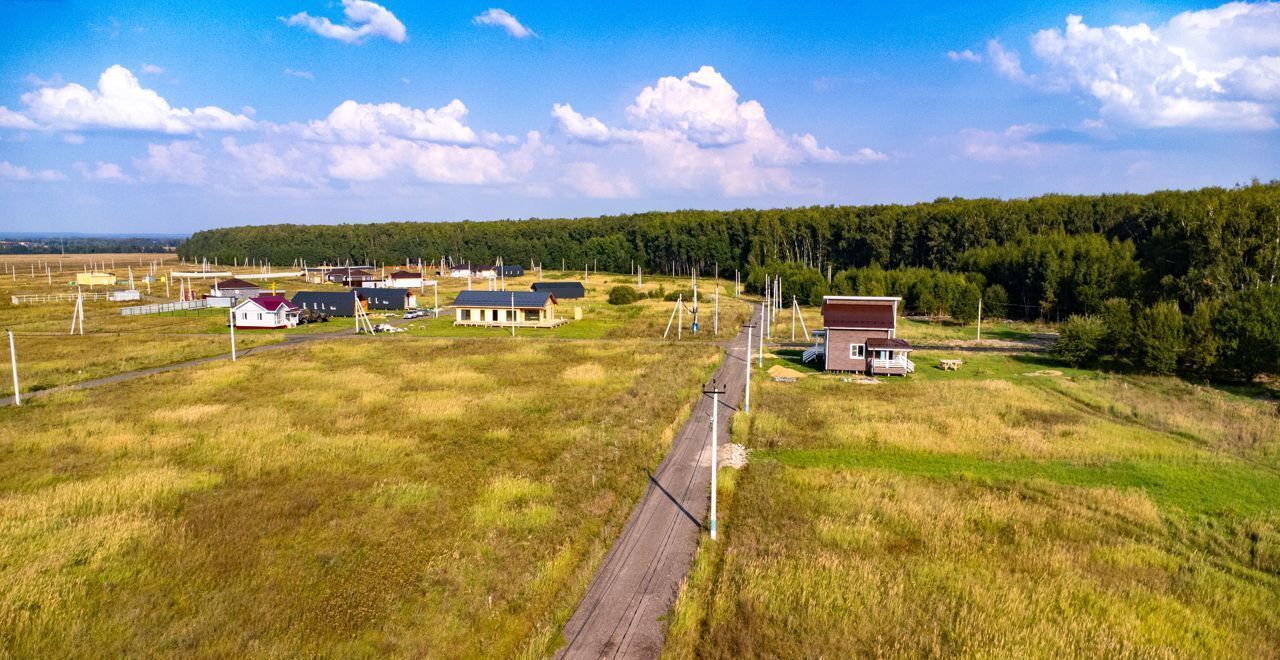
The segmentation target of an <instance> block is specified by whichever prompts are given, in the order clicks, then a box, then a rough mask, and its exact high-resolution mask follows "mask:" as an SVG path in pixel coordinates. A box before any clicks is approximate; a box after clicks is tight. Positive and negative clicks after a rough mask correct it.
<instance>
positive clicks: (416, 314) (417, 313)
mask: <svg viewBox="0 0 1280 660" xmlns="http://www.w3.org/2000/svg"><path fill="white" fill-rule="evenodd" d="M426 315H427V313H426V312H424V311H422V310H420V309H414V310H410V311H408V312H405V313H404V317H405V318H406V319H420V318H422V317H424V316H426Z"/></svg>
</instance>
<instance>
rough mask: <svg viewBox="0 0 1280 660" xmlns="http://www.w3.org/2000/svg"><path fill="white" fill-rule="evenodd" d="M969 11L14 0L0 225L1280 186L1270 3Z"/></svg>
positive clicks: (1278, 33)
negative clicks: (1278, 181) (1277, 181)
mask: <svg viewBox="0 0 1280 660" xmlns="http://www.w3.org/2000/svg"><path fill="white" fill-rule="evenodd" d="M970 4H973V5H975V6H970ZM977 4H978V3H957V2H938V3H889V2H883V3H852V2H850V3H834V2H833V3H823V4H811V5H810V4H800V3H797V2H779V3H757V2H750V1H748V0H738V1H736V2H725V3H688V2H663V1H661V0H652V1H649V2H644V3H606V2H588V1H584V2H571V3H569V2H566V3H550V2H504V3H503V4H501V5H492V4H483V3H481V4H477V3H470V2H432V1H428V0H414V1H412V2H408V1H403V0H384V1H380V2H378V3H375V2H371V1H368V0H337V1H327V2H326V1H323V0H282V1H281V0H263V1H255V2H246V3H232V4H228V5H227V6H223V5H221V4H218V3H214V2H181V3H177V2H174V3H163V2H158V1H155V0H148V1H145V2H136V3H130V2H117V3H93V2H58V1H56V0H47V1H40V0H16V1H11V2H9V3H6V5H5V9H6V11H5V19H4V21H3V22H0V229H8V230H21V231H33V230H35V231H38V230H49V231H97V232H131V231H138V232H143V231H145V232H170V231H171V232H186V231H191V230H195V229H201V228H205V227H214V226H225V225H238V224H259V223H272V222H343V221H354V222H366V221H377V220H454V219H463V218H472V219H492V218H503V217H532V216H541V217H549V216H577V215H594V214H599V213H611V212H622V211H643V210H651V209H674V208H738V207H748V206H750V207H763V206H768V207H777V206H797V205H807V204H862V203H873V202H914V201H927V200H931V199H934V198H937V197H944V196H947V197H949V196H968V197H972V196H997V197H1026V196H1030V195H1036V194H1042V193H1047V192H1064V193H1093V192H1121V191H1132V192H1146V191H1150V190H1156V189H1164V188H1192V187H1199V186H1205V185H1224V186H1230V185H1234V184H1236V183H1242V182H1247V181H1249V180H1250V179H1252V178H1254V177H1258V178H1261V179H1264V180H1267V179H1272V178H1280V4H1277V3H1231V4H1223V5H1218V4H1189V3H1130V2H1107V3H1094V2H1077V3H1072V4H1054V5H1050V4H1049V3H1035V4H1034V6H1025V5H1023V4H1013V3H982V6H981V7H980V8H978V7H977V6H976V5H977ZM1027 4H1030V3H1027Z"/></svg>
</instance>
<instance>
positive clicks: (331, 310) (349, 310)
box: [293, 290, 369, 316]
mask: <svg viewBox="0 0 1280 660" xmlns="http://www.w3.org/2000/svg"><path fill="white" fill-rule="evenodd" d="M356 301H359V303H360V306H361V307H362V308H364V309H365V311H368V310H369V301H368V300H366V299H365V298H364V296H361V295H360V292H359V291H358V290H357V291H299V292H297V293H295V294H293V304H294V305H297V306H298V307H300V308H302V309H314V310H315V311H317V312H319V313H321V314H328V315H329V316H355V315H356Z"/></svg>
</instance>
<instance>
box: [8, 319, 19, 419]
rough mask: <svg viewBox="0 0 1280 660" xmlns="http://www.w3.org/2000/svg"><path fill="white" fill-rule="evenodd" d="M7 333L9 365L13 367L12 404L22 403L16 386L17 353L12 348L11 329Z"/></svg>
mask: <svg viewBox="0 0 1280 660" xmlns="http://www.w3.org/2000/svg"><path fill="white" fill-rule="evenodd" d="M6 332H8V333H9V365H10V366H11V367H13V405H15V406H20V405H22V392H21V389H20V388H19V387H18V353H17V351H15V350H14V348H13V331H12V330H8V331H6Z"/></svg>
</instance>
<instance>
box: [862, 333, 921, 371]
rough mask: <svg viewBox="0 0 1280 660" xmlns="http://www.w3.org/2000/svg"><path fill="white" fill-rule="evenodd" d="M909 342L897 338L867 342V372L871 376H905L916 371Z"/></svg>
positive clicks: (869, 340)
mask: <svg viewBox="0 0 1280 660" xmlns="http://www.w3.org/2000/svg"><path fill="white" fill-rule="evenodd" d="M912 350H913V349H912V348H911V342H909V341H907V340H905V339H899V338H897V337H891V338H888V339H868V340H867V371H868V373H870V374H871V375H872V376H906V375H907V374H909V373H913V372H915V370H916V363H914V362H912V361H911V358H910V355H911V351H912Z"/></svg>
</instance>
